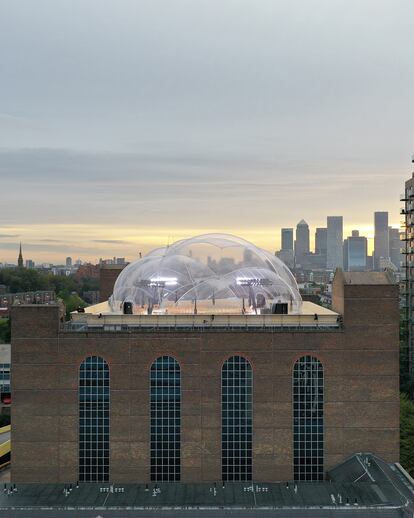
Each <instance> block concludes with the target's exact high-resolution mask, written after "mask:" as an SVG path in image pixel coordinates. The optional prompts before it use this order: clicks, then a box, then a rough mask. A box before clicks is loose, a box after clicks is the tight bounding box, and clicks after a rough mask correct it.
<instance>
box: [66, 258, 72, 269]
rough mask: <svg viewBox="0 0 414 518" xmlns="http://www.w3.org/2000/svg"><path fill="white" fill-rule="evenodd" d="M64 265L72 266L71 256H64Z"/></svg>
mask: <svg viewBox="0 0 414 518" xmlns="http://www.w3.org/2000/svg"><path fill="white" fill-rule="evenodd" d="M66 266H67V267H68V268H70V267H71V266H72V257H66Z"/></svg>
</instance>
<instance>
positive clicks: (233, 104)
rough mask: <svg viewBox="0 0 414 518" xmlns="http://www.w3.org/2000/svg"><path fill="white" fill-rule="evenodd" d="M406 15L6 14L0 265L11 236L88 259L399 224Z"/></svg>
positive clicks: (290, 9) (318, 0)
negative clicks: (327, 222)
mask: <svg viewBox="0 0 414 518" xmlns="http://www.w3.org/2000/svg"><path fill="white" fill-rule="evenodd" d="M23 6H24V7H23ZM373 12H375V14H376V15H375V16H372V13H373ZM98 13H99V16H97V14H98ZM413 16H414V5H413V4H412V2H409V1H408V0H403V1H402V2H401V3H400V4H399V8H398V9H396V8H395V6H394V5H393V4H392V3H390V2H388V1H386V0H376V1H374V0H368V1H367V2H364V3H363V4H361V3H356V4H355V5H354V6H353V7H352V8H350V7H349V6H348V5H345V4H343V3H342V2H337V1H332V2H329V3H327V2H325V1H322V0H315V1H314V2H311V3H306V4H301V5H295V4H287V3H286V2H276V1H274V0H263V1H262V2H260V3H258V4H256V5H254V7H252V3H251V1H247V0H240V1H238V2H234V1H230V0H227V1H226V0H225V1H223V2H217V3H216V2H211V1H205V0H200V1H199V2H193V1H188V0H176V1H174V2H166V1H162V0H151V2H149V1H144V0H143V1H140V2H135V1H133V0H125V1H123V2H121V3H119V2H107V3H105V6H104V7H102V4H101V2H99V1H97V0H89V1H88V2H81V1H79V0H71V1H70V2H69V1H67V0H61V1H60V2H59V3H57V2H53V1H52V0H39V1H38V2H27V1H24V0H23V2H18V3H10V2H9V3H3V4H2V5H1V6H0V49H1V51H0V59H1V63H2V82H1V85H0V92H1V96H0V142H1V145H0V179H1V207H2V210H1V214H0V234H1V236H3V237H0V255H1V256H2V260H11V259H12V258H13V257H14V254H15V252H14V248H15V244H16V243H17V242H18V241H20V240H22V241H23V242H24V243H26V250H27V252H29V253H28V254H26V256H31V257H33V258H35V259H37V260H40V259H41V258H44V259H49V258H51V259H53V260H56V259H57V257H62V258H64V257H65V255H67V251H68V249H69V250H72V249H74V251H73V254H74V255H76V256H80V257H84V258H90V259H93V258H98V257H99V256H101V255H113V254H116V255H125V256H129V257H133V256H134V255H135V252H136V249H135V248H136V246H139V247H142V248H143V251H144V252H145V250H148V249H150V248H152V247H154V246H161V245H164V244H166V242H168V240H170V241H173V240H175V239H179V238H180V237H188V236H191V235H194V234H198V233H203V232H211V231H214V232H230V233H233V234H236V235H241V236H244V237H245V238H247V239H249V240H251V241H253V242H255V243H257V244H259V245H260V246H264V247H265V248H267V249H270V250H274V249H276V248H278V247H279V242H278V239H279V238H278V237H277V238H275V237H274V236H275V234H278V228H280V227H285V226H294V225H296V223H297V222H298V221H299V220H300V219H301V218H303V217H305V219H306V220H307V221H308V222H309V223H310V224H311V226H312V227H313V226H315V227H316V226H323V225H324V219H325V214H340V215H342V216H343V217H344V221H345V233H347V234H349V235H350V232H351V230H353V229H356V228H357V229H359V230H360V231H361V233H362V234H367V230H366V228H368V227H370V226H371V225H372V216H371V215H372V214H373V212H374V211H376V210H381V209H384V210H388V211H389V213H390V222H391V223H392V224H393V225H398V224H399V221H400V218H399V208H400V202H399V195H400V191H401V185H403V182H404V181H405V179H406V177H407V176H408V175H409V174H410V163H409V162H410V160H409V157H410V156H411V153H412V152H413V149H412V136H413V131H412V120H411V119H412V117H411V112H410V110H409V108H408V107H410V106H411V99H412V91H413V86H414V69H413V67H412V51H411V49H412V48H413V47H414V35H413V31H412V28H411V20H412V18H413ZM396 56H398V59H396V58H395V57H396ZM384 71H386V73H384ZM368 232H369V233H371V234H372V231H371V230H370V228H368ZM311 239H313V236H312V238H311ZM97 241H99V243H98V242H97ZM103 241H111V242H109V243H106V245H107V246H104V245H105V243H103ZM113 241H115V242H117V243H113ZM120 241H121V242H122V241H126V243H120Z"/></svg>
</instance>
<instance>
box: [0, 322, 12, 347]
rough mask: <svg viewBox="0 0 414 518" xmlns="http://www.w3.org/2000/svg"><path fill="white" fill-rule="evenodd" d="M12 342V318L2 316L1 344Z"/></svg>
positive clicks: (0, 324)
mask: <svg viewBox="0 0 414 518" xmlns="http://www.w3.org/2000/svg"><path fill="white" fill-rule="evenodd" d="M9 343H10V319H9V318H0V344H9Z"/></svg>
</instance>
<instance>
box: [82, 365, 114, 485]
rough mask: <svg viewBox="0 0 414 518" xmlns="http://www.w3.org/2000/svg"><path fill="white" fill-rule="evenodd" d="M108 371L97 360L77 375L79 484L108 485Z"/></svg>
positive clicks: (105, 366)
mask: <svg viewBox="0 0 414 518" xmlns="http://www.w3.org/2000/svg"><path fill="white" fill-rule="evenodd" d="M109 398H110V394H109V367H108V364H107V363H106V361H105V360H104V359H103V358H100V357H99V356H89V357H88V358H86V359H85V360H84V361H83V362H82V364H81V366H80V371H79V480H80V481H81V482H108V481H109V405H110V401H109Z"/></svg>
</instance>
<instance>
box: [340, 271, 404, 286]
mask: <svg viewBox="0 0 414 518" xmlns="http://www.w3.org/2000/svg"><path fill="white" fill-rule="evenodd" d="M342 275H343V277H344V284H358V285H360V286H368V285H373V284H376V285H385V284H395V283H396V281H395V279H394V277H393V275H392V274H391V273H390V272H342Z"/></svg>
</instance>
